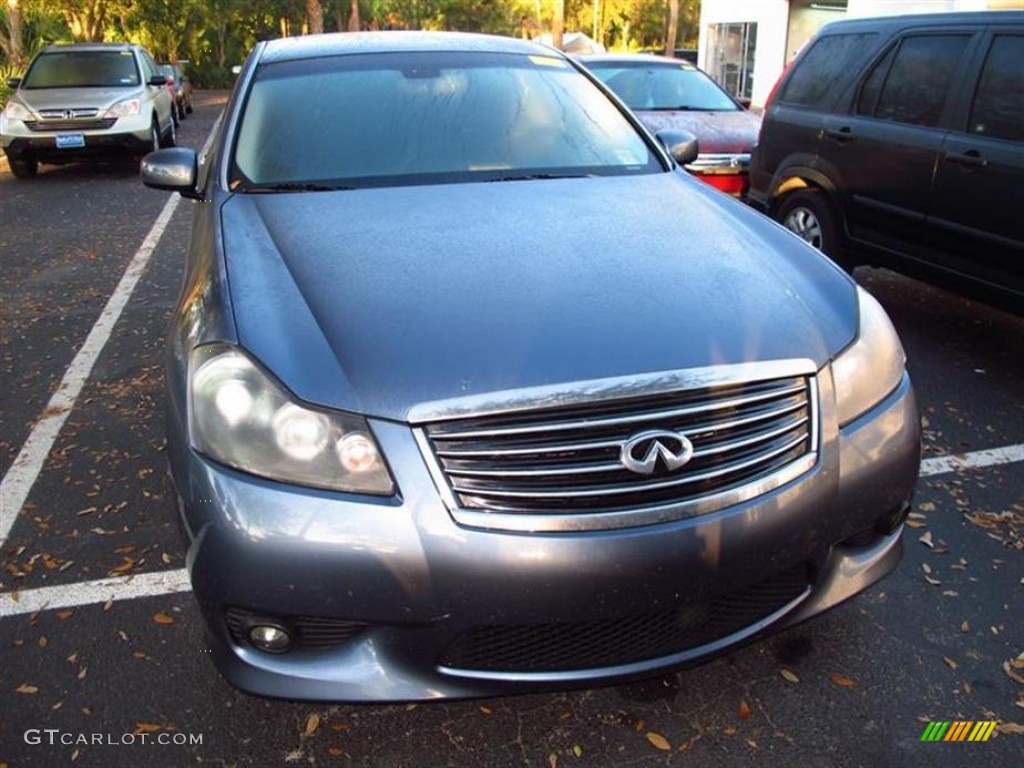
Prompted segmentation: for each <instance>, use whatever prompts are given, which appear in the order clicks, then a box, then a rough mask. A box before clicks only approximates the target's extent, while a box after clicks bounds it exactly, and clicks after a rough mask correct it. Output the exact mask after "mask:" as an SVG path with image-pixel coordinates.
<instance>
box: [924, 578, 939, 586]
mask: <svg viewBox="0 0 1024 768" xmlns="http://www.w3.org/2000/svg"><path fill="white" fill-rule="evenodd" d="M924 580H925V581H927V582H928V583H929V584H931V585H932V586H933V587H937V586H939V585H940V584H941V583H942V582H941V581H939V580H938V579H933V578H932V577H931V576H925V577H924Z"/></svg>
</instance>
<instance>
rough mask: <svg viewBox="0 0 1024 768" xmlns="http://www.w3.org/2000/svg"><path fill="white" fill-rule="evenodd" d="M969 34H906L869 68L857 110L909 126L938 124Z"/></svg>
mask: <svg viewBox="0 0 1024 768" xmlns="http://www.w3.org/2000/svg"><path fill="white" fill-rule="evenodd" d="M969 40H970V35H922V36H919V37H908V38H905V39H904V40H903V42H902V43H900V46H899V48H898V49H893V50H891V51H890V52H889V53H888V54H886V55H885V56H884V57H882V60H881V61H879V62H878V64H876V65H875V66H874V68H872V70H871V72H870V73H869V74H868V76H867V78H866V79H865V81H864V85H863V86H862V88H861V93H860V98H859V99H858V100H857V112H859V113H860V114H865V115H872V116H874V117H877V118H879V119H881V120H892V121H893V122H897V123H910V124H912V125H927V126H934V125H938V122H939V118H940V117H941V116H942V108H943V106H944V105H945V103H946V93H947V92H948V90H949V83H950V81H951V80H952V78H953V74H954V73H955V72H956V68H957V66H958V64H959V63H960V59H961V58H962V57H963V53H964V50H965V49H966V48H967V42H968V41H969Z"/></svg>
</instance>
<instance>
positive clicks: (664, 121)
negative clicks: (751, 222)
mask: <svg viewBox="0 0 1024 768" xmlns="http://www.w3.org/2000/svg"><path fill="white" fill-rule="evenodd" d="M579 61H580V62H581V63H582V64H583V65H584V66H585V67H586V68H587V69H588V70H590V72H592V73H593V74H594V76H595V77H597V78H598V79H599V80H601V81H602V82H603V83H604V84H605V85H607V86H608V87H609V88H611V89H612V91H614V92H615V94H616V95H617V96H618V97H619V98H620V99H622V101H624V102H625V103H626V106H628V107H629V108H630V109H631V110H633V112H634V113H635V114H636V116H637V117H638V118H640V121H641V122H642V123H643V124H644V125H645V126H647V128H648V129H649V130H650V131H651V132H652V133H654V132H656V131H661V130H665V129H670V130H683V131H688V132H689V133H692V134H693V135H694V136H696V137H697V142H698V144H699V145H700V154H699V155H698V156H697V160H696V161H695V162H693V163H691V164H690V165H688V166H686V170H688V171H690V172H691V173H693V174H694V175H696V176H699V177H700V178H701V179H702V180H704V181H706V182H707V183H708V184H711V185H712V186H713V187H716V188H718V189H720V190H722V191H723V192H727V193H729V194H731V195H735V196H736V197H743V196H745V195H746V193H747V188H748V187H749V186H750V184H749V174H748V169H749V166H750V151H751V149H753V147H754V144H756V143H757V134H758V131H759V130H760V128H761V118H759V117H758V116H757V115H754V114H753V113H751V112H748V111H747V110H746V109H745V108H744V107H743V106H742V105H741V104H740V102H738V101H737V100H736V99H734V98H733V97H732V96H730V95H729V94H728V93H727V92H726V91H725V90H723V89H722V88H721V87H720V86H719V85H718V84H717V83H716V82H715V81H714V80H712V79H711V78H710V77H708V76H707V75H706V74H705V73H704V72H703V71H701V70H700V69H698V68H697V67H696V66H694V65H693V64H691V63H690V62H688V61H685V60H682V59H666V58H664V57H662V56H650V55H644V54H623V55H611V56H608V55H596V56H581V57H580V58H579Z"/></svg>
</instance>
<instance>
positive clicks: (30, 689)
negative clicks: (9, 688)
mask: <svg viewBox="0 0 1024 768" xmlns="http://www.w3.org/2000/svg"><path fill="white" fill-rule="evenodd" d="M16 690H17V691H18V693H39V689H38V688H37V687H36V686H34V685H29V684H28V683H22V684H21V685H19V686H18V687H17V688H16Z"/></svg>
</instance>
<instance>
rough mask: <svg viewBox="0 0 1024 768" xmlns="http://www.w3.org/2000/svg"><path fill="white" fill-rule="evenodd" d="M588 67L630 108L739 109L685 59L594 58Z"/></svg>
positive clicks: (654, 109)
mask: <svg viewBox="0 0 1024 768" xmlns="http://www.w3.org/2000/svg"><path fill="white" fill-rule="evenodd" d="M586 66H587V68H588V69H589V70H590V71H591V72H593V73H594V75H596V76H597V77H598V78H599V79H600V80H601V81H602V82H603V83H604V84H605V85H607V86H608V87H609V88H611V89H612V90H613V91H615V94H616V95H617V96H618V97H619V98H620V99H622V100H623V101H624V102H626V106H628V107H629V108H630V109H639V110H649V111H658V110H662V111H672V110H697V111H706V112H712V111H713V112H727V111H728V112H733V111H736V110H738V109H739V106H738V105H737V104H736V102H734V101H733V100H732V99H731V98H729V95H728V94H727V93H725V91H723V90H722V89H721V88H719V87H718V85H717V84H716V83H715V82H714V81H713V80H712V79H711V78H710V77H708V76H707V75H706V74H704V73H703V72H701V71H700V70H699V69H697V68H696V67H695V66H693V65H692V64H689V63H687V62H682V61H680V62H665V63H662V62H635V63H633V62H631V63H628V64H626V63H623V62H608V63H602V62H593V61H588V62H587V64H586Z"/></svg>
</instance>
